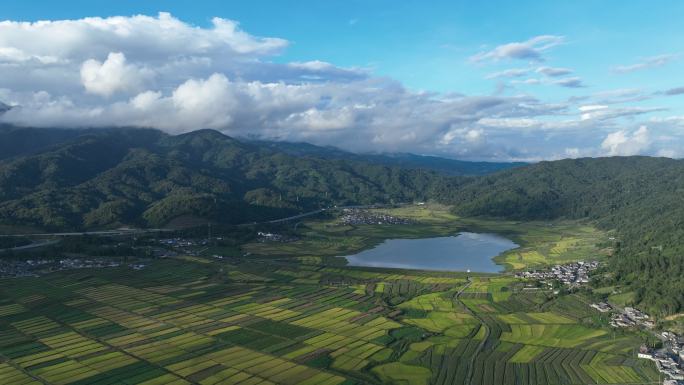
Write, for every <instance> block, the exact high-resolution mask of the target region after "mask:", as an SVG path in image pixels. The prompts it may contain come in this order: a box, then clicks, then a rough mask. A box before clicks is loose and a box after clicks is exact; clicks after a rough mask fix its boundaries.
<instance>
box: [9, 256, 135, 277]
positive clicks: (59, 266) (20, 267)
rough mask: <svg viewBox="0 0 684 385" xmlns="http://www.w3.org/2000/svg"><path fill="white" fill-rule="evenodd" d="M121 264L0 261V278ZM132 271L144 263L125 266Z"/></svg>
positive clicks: (105, 261) (107, 261)
mask: <svg viewBox="0 0 684 385" xmlns="http://www.w3.org/2000/svg"><path fill="white" fill-rule="evenodd" d="M122 265H123V264H122V263H121V262H120V261H119V260H118V259H117V260H114V259H108V258H94V259H85V258H63V259H59V260H51V259H29V260H4V261H0V278H20V277H38V276H40V275H43V274H48V273H52V272H55V271H62V270H74V269H101V268H110V267H119V266H122ZM127 266H128V267H130V268H132V269H134V270H141V269H143V268H145V264H144V263H131V264H127Z"/></svg>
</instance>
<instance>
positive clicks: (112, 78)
mask: <svg viewBox="0 0 684 385" xmlns="http://www.w3.org/2000/svg"><path fill="white" fill-rule="evenodd" d="M150 76H151V71H149V70H147V69H145V68H136V67H135V66H132V65H129V64H127V63H126V55H124V54H123V53H121V52H111V53H110V54H109V55H108V56H107V60H105V61H104V62H100V61H97V60H95V59H90V60H86V61H85V62H83V65H81V81H82V82H83V86H84V87H85V89H86V91H87V92H89V93H92V94H96V95H101V96H111V95H112V94H113V93H115V92H119V91H133V90H138V89H140V88H141V87H142V85H143V82H144V81H145V79H146V78H148V77H150Z"/></svg>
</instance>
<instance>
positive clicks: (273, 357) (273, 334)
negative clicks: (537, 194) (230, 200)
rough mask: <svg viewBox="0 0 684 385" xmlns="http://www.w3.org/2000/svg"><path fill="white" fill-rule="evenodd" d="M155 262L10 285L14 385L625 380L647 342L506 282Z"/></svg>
mask: <svg viewBox="0 0 684 385" xmlns="http://www.w3.org/2000/svg"><path fill="white" fill-rule="evenodd" d="M323 262H324V260H323V259H316V258H306V259H292V258H289V259H281V260H274V259H268V260H258V259H254V260H246V259H242V260H234V261H233V262H232V263H227V262H224V261H216V260H209V259H204V258H200V257H197V258H185V259H180V258H178V259H165V260H157V261H155V262H153V263H152V264H151V265H149V266H147V267H146V268H145V269H143V270H140V271H134V270H130V269H124V268H112V269H101V270H77V271H65V272H59V273H52V274H50V275H47V276H43V277H40V278H21V279H12V280H3V281H0V294H1V295H0V298H2V299H1V300H0V361H2V362H0V383H2V384H78V385H86V384H87V385H91V384H103V385H104V384H128V385H133V384H142V385H162V384H178V385H180V384H201V385H215V384H264V385H265V384H283V385H296V384H303V385H314V384H325V385H352V384H381V383H392V384H419V385H420V384H426V385H427V384H464V383H469V384H625V383H634V384H637V383H644V382H650V381H654V380H657V373H656V371H655V368H654V367H652V366H651V364H650V363H647V361H637V360H636V358H635V354H634V349H635V348H636V347H638V346H639V345H640V344H641V339H640V337H639V336H637V335H630V334H620V335H613V333H612V332H610V331H609V330H607V329H602V328H600V327H597V326H595V325H594V324H593V322H592V318H593V316H594V313H593V310H591V309H590V308H588V307H587V306H586V304H585V303H583V302H582V300H583V299H582V298H581V297H579V296H576V295H575V296H571V295H565V296H562V297H558V298H553V297H547V295H546V294H544V293H542V292H539V291H529V290H524V287H523V286H524V285H523V283H522V282H519V281H517V280H516V279H514V278H511V277H507V276H495V275H491V276H482V277H475V278H472V277H471V278H468V277H467V276H466V275H465V274H461V273H437V272H419V271H404V270H388V269H359V268H348V267H344V266H330V265H327V264H324V263H323Z"/></svg>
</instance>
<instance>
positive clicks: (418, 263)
mask: <svg viewBox="0 0 684 385" xmlns="http://www.w3.org/2000/svg"><path fill="white" fill-rule="evenodd" d="M516 247H518V245H517V244H515V243H514V242H513V241H511V240H510V239H506V238H504V237H501V236H499V235H494V234H478V233H467V232H463V233H459V234H458V235H456V236H452V237H439V238H422V239H388V240H386V241H384V242H383V243H381V244H379V245H378V246H376V247H374V248H372V249H368V250H364V251H362V252H360V253H358V254H354V255H349V256H346V257H345V258H347V261H348V262H349V265H350V266H370V267H393V268H400V269H420V270H444V271H466V270H470V271H473V272H481V273H498V272H501V271H503V266H500V265H497V264H496V263H494V261H493V260H492V258H494V257H496V256H497V255H499V254H501V253H503V252H504V251H507V250H511V249H514V248H516Z"/></svg>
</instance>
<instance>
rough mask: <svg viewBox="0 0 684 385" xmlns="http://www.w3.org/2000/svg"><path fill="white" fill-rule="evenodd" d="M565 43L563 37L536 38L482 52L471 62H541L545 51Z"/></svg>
mask: <svg viewBox="0 0 684 385" xmlns="http://www.w3.org/2000/svg"><path fill="white" fill-rule="evenodd" d="M563 41H564V37H563V36H554V35H541V36H536V37H533V38H531V39H529V40H527V41H523V42H514V43H508V44H503V45H500V46H497V47H496V48H494V49H493V50H490V51H485V52H480V53H478V54H477V55H474V56H472V57H471V58H470V60H472V61H474V62H482V61H487V60H493V61H499V60H503V59H517V60H529V61H536V62H541V61H544V58H543V56H542V55H543V53H544V51H547V50H549V49H551V48H553V47H555V46H557V45H559V44H561V43H563Z"/></svg>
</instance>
